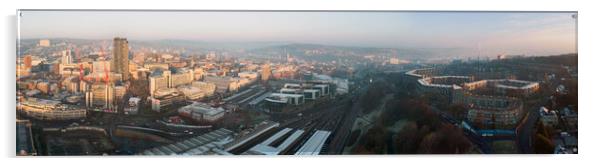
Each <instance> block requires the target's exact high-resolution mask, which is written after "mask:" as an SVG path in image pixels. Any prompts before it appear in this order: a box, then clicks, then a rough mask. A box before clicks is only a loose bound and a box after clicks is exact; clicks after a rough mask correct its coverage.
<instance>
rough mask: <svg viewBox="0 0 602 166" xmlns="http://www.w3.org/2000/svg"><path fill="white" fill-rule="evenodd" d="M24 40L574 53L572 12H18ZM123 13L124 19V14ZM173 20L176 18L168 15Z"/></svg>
mask: <svg viewBox="0 0 602 166" xmlns="http://www.w3.org/2000/svg"><path fill="white" fill-rule="evenodd" d="M21 14H22V15H21V18H20V21H19V23H20V27H21V28H20V33H19V36H20V37H21V38H22V39H26V38H81V39H110V38H112V37H114V36H127V37H128V38H129V39H131V40H163V39H178V40H193V41H207V42H226V43H227V42H291V43H312V44H325V45H339V46H361V47H388V48H459V49H463V51H461V52H459V53H460V54H464V55H465V56H475V55H480V54H487V55H496V54H526V55H554V54H564V53H575V52H577V51H576V42H577V41H576V19H574V18H573V15H574V14H576V12H541V13H539V12H520V13H516V12H513V13H510V12H317V11H316V12H295V11H292V12H281V11H277V12H271V11H246V12H245V11H240V12H234V11H223V12H219V11H198V12H197V11H177V12H165V11H21ZM124 16H127V17H124ZM173 18H177V19H173Z"/></svg>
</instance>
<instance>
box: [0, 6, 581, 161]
mask: <svg viewBox="0 0 602 166" xmlns="http://www.w3.org/2000/svg"><path fill="white" fill-rule="evenodd" d="M16 17H17V20H16V21H17V29H16V30H17V41H16V46H17V48H16V58H14V59H16V62H11V61H9V62H10V63H12V64H14V63H16V75H15V77H16V85H11V86H16V94H15V95H16V101H15V102H16V108H15V114H16V134H15V135H16V138H15V140H16V142H14V143H15V145H16V151H15V154H16V156H133V157H142V156H173V155H175V156H197V155H301V156H311V155H430V154H470V155H487V154H578V130H577V125H578V120H577V119H578V118H577V117H578V112H579V111H578V104H577V103H578V100H577V98H578V87H577V86H578V82H577V79H578V78H577V73H578V64H577V62H578V53H577V12H576V11H538V12H529V11H522V12H516V11H515V12H511V11H490V12H487V11H319V10H316V11H294V10H293V11H277V10H273V11H271V10H225V11H219V10H44V9H21V10H18V11H17V15H16ZM11 42H12V41H11ZM7 56H9V55H7ZM11 56H12V55H11ZM10 73H11V74H12V72H10ZM9 79H12V78H9ZM586 82H587V81H586ZM11 84H12V83H11ZM10 95H11V96H12V94H10ZM9 102H11V103H12V101H9ZM584 108H585V107H584ZM11 109H12V108H11ZM9 112H11V114H12V111H9ZM584 117H585V116H584ZM11 119H12V118H11ZM10 123H11V124H12V122H10ZM584 130H585V129H584ZM11 137H12V136H11ZM584 138H585V137H584ZM11 142H12V141H11ZM10 151H12V150H10ZM565 156H566V155H565ZM569 156H570V155H569Z"/></svg>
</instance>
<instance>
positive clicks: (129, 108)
mask: <svg viewBox="0 0 602 166" xmlns="http://www.w3.org/2000/svg"><path fill="white" fill-rule="evenodd" d="M139 104H140V98H137V97H131V98H130V99H129V100H128V105H126V106H125V108H123V112H124V113H125V114H126V115H135V114H138V107H139Z"/></svg>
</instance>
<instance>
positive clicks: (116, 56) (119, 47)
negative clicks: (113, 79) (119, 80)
mask: <svg viewBox="0 0 602 166" xmlns="http://www.w3.org/2000/svg"><path fill="white" fill-rule="evenodd" d="M128 54H129V48H128V41H127V39H126V38H119V37H116V38H115V39H113V60H112V62H111V70H112V72H114V73H119V74H121V76H122V77H123V80H124V81H127V80H129V76H130V74H129V61H130V60H129V59H128Z"/></svg>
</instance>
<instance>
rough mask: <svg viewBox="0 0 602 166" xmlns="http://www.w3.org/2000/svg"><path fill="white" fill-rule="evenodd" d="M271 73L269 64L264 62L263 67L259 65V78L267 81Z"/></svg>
mask: <svg viewBox="0 0 602 166" xmlns="http://www.w3.org/2000/svg"><path fill="white" fill-rule="evenodd" d="M271 74H272V68H271V67H270V64H267V63H266V64H264V65H263V67H261V80H262V81H267V80H268V79H270V75H271Z"/></svg>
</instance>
